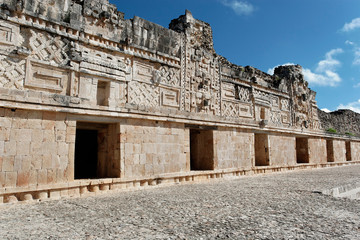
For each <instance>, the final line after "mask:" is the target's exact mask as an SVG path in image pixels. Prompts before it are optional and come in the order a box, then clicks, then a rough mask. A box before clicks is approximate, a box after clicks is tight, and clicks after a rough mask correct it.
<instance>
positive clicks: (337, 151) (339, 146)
mask: <svg viewBox="0 0 360 240" xmlns="http://www.w3.org/2000/svg"><path fill="white" fill-rule="evenodd" d="M333 147H334V161H335V162H345V161H346V147H345V141H343V140H333Z"/></svg>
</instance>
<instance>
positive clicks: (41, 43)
mask: <svg viewBox="0 0 360 240" xmlns="http://www.w3.org/2000/svg"><path fill="white" fill-rule="evenodd" d="M30 34H31V37H30V39H29V47H30V49H31V51H32V53H31V55H30V57H31V58H32V59H36V60H39V61H43V62H46V63H48V64H53V65H61V66H64V65H67V63H68V61H69V56H68V54H67V51H68V50H69V40H67V39H65V38H62V37H60V36H53V35H51V34H49V33H46V32H40V31H34V30H30Z"/></svg>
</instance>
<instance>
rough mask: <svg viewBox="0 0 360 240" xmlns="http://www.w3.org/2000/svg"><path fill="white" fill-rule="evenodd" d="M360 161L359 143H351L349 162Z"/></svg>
mask: <svg viewBox="0 0 360 240" xmlns="http://www.w3.org/2000/svg"><path fill="white" fill-rule="evenodd" d="M359 159H360V143H359V142H351V161H359Z"/></svg>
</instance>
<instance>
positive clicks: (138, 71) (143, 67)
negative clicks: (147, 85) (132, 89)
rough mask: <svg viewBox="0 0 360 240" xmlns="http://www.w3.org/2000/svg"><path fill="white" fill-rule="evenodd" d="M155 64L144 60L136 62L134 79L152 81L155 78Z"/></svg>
mask: <svg viewBox="0 0 360 240" xmlns="http://www.w3.org/2000/svg"><path fill="white" fill-rule="evenodd" d="M153 75H154V74H153V66H152V65H149V64H145V63H142V62H134V79H136V80H140V81H145V82H150V81H151V80H152V79H153Z"/></svg>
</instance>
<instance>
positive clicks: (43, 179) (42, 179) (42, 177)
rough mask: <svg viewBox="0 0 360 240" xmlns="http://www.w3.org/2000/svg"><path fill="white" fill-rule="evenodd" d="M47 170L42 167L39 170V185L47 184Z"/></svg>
mask: <svg viewBox="0 0 360 240" xmlns="http://www.w3.org/2000/svg"><path fill="white" fill-rule="evenodd" d="M47 172H48V171H47V170H46V169H40V170H38V179H37V183H38V184H39V185H45V184H47Z"/></svg>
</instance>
